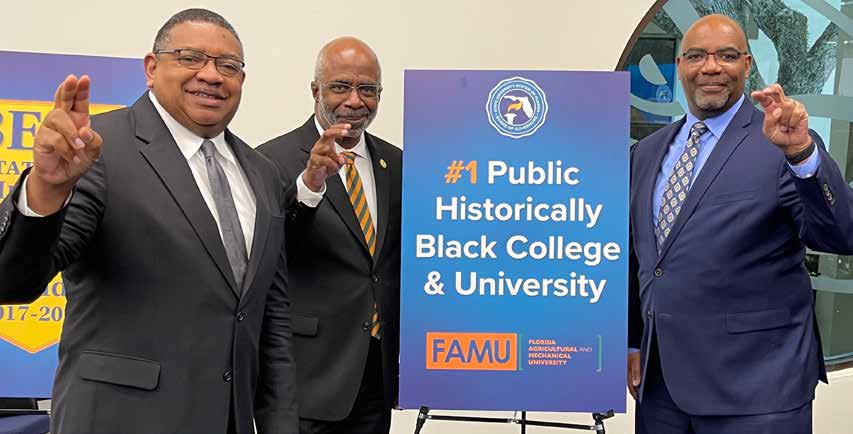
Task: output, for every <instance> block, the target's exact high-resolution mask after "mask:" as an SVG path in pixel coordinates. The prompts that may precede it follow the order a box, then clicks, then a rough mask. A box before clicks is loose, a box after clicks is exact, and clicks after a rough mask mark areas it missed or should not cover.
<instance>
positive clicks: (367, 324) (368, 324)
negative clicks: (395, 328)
mask: <svg viewBox="0 0 853 434" xmlns="http://www.w3.org/2000/svg"><path fill="white" fill-rule="evenodd" d="M361 329H362V330H364V331H366V332H368V331H370V321H365V322H364V324H362V325H361Z"/></svg>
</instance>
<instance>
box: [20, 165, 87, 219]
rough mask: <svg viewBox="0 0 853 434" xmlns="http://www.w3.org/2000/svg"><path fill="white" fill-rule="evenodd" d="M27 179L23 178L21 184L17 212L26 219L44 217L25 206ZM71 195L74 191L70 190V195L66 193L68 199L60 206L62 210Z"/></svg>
mask: <svg viewBox="0 0 853 434" xmlns="http://www.w3.org/2000/svg"><path fill="white" fill-rule="evenodd" d="M29 179H30V175H27V176H26V177H25V178H24V182H22V183H21V194H19V195H18V212H19V213H21V214H23V215H24V216H26V217H44V216H43V215H41V214H39V213H37V212H35V211H33V210H31V209H30V207H29V205H28V204H27V181H28V180H29ZM73 194H74V190H71V193H68V197H67V198H65V203H63V204H62V207H63V208H65V207H66V206H68V202H71V196H72V195H73Z"/></svg>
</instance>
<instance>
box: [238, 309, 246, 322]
mask: <svg viewBox="0 0 853 434" xmlns="http://www.w3.org/2000/svg"><path fill="white" fill-rule="evenodd" d="M244 319H246V314H244V313H243V311H240V312H237V322H240V321H243V320H244Z"/></svg>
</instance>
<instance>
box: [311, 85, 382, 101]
mask: <svg viewBox="0 0 853 434" xmlns="http://www.w3.org/2000/svg"><path fill="white" fill-rule="evenodd" d="M321 84H322V85H323V86H324V87H325V88H326V89H329V92H332V93H333V94H335V95H349V93H350V92H352V90H353V88H355V89H356V90H357V91H358V96H360V97H362V98H367V99H372V98H376V97H378V96H379V94H380V93H382V86H381V85H378V84H360V85H358V86H353V85H351V84H349V83H343V82H340V81H333V82H330V83H321Z"/></svg>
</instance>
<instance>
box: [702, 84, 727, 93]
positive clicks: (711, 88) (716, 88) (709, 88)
mask: <svg viewBox="0 0 853 434" xmlns="http://www.w3.org/2000/svg"><path fill="white" fill-rule="evenodd" d="M697 87H698V88H699V89H702V91H703V92H707V93H717V92H722V91H724V90H726V89H727V87H726V85H725V84H721V83H706V84H700V85H698V86H697Z"/></svg>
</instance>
